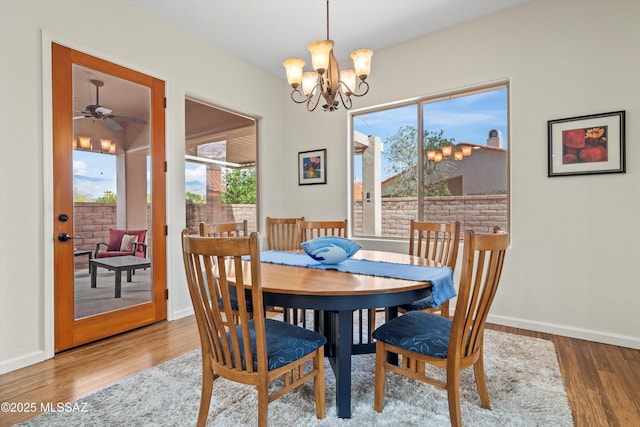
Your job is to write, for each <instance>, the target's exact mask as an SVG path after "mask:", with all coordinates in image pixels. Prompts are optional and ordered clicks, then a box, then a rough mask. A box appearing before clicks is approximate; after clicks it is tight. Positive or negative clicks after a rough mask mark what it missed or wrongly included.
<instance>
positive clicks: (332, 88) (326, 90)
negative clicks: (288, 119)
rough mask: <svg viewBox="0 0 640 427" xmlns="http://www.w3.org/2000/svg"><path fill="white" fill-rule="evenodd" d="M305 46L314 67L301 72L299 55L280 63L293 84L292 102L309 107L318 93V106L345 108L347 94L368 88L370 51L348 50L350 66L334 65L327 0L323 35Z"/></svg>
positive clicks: (313, 105) (359, 93)
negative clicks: (318, 39) (324, 33)
mask: <svg viewBox="0 0 640 427" xmlns="http://www.w3.org/2000/svg"><path fill="white" fill-rule="evenodd" d="M308 49H309V52H311V62H312V63H313V69H314V71H309V72H303V68H304V61H303V60H302V59H298V58H291V59H287V60H286V61H284V62H283V63H282V65H283V66H284V68H285V69H286V70H287V81H288V82H289V85H291V87H292V88H293V91H291V99H292V100H293V102H295V103H298V104H303V103H306V104H307V110H308V111H313V110H315V109H316V107H317V106H318V104H319V103H320V98H321V97H322V98H323V99H324V101H325V102H326V103H325V104H324V105H323V106H322V108H323V109H324V110H325V111H335V110H337V109H338V106H339V105H340V103H342V106H343V107H344V108H346V109H347V110H349V109H350V108H351V95H353V96H364V95H366V94H367V92H369V84H368V83H367V82H366V81H365V80H366V78H367V77H368V76H369V73H370V71H371V57H372V56H373V51H371V50H369V49H359V50H355V51H353V52H352V53H351V59H352V60H353V69H348V70H340V69H339V68H338V61H336V57H335V56H334V55H333V40H331V39H330V38H329V0H327V39H326V40H323V41H317V42H313V43H311V44H310V45H309V46H308ZM356 78H357V79H359V81H357V79H356ZM356 81H357V86H356ZM300 84H302V91H301V90H300V89H299V88H300ZM338 100H339V101H338Z"/></svg>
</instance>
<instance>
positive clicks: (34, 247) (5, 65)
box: [0, 0, 284, 373]
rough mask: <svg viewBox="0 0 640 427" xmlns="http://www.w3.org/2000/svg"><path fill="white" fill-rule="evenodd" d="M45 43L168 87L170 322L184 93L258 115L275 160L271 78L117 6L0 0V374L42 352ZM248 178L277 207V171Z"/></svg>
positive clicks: (265, 146)
mask: <svg viewBox="0 0 640 427" xmlns="http://www.w3.org/2000/svg"><path fill="white" fill-rule="evenodd" d="M107 4H108V5H107ZM43 39H44V42H43ZM50 41H55V42H58V43H60V44H64V45H67V46H69V47H71V48H74V49H77V50H80V51H83V52H86V53H89V54H92V55H95V56H98V57H101V58H103V59H106V60H109V61H112V62H116V63H118V64H120V65H124V66H127V67H129V68H133V69H135V70H137V71H141V72H143V73H146V74H150V75H152V76H155V77H158V78H160V79H163V80H165V81H166V82H167V84H166V88H167V89H166V95H167V110H166V118H167V120H166V123H167V128H166V130H167V138H166V141H167V142H166V144H167V161H168V173H167V196H168V199H167V218H168V225H169V236H168V255H167V257H168V260H167V272H168V286H169V288H170V299H169V304H168V311H169V313H168V315H169V317H170V318H176V317H179V316H182V315H186V314H190V313H191V312H192V311H191V302H190V300H189V296H188V292H187V288H186V282H185V279H184V271H183V266H182V260H181V254H180V240H179V233H180V230H181V229H182V228H183V227H184V218H185V212H184V99H185V95H189V96H190V97H193V98H196V99H200V100H203V101H206V102H208V103H211V104H214V105H219V106H221V107H224V108H227V109H230V110H234V111H237V112H240V113H243V114H246V115H249V116H253V117H256V118H258V119H259V120H260V121H259V156H264V153H265V151H277V152H281V151H282V141H283V132H282V127H283V115H282V114H283V112H282V104H283V102H284V91H283V90H282V88H283V87H284V82H283V81H281V80H280V79H277V78H275V77H274V76H272V75H270V74H268V73H265V72H262V71H259V70H258V69H257V68H255V67H253V66H251V65H249V64H247V63H245V62H243V61H241V60H240V59H238V58H237V57H234V56H231V55H230V54H228V53H226V52H225V51H223V50H221V49H218V48H217V47H215V46H212V45H211V44H209V43H206V42H204V41H203V40H202V39H199V38H196V37H193V36H189V35H187V34H186V33H185V32H184V31H182V30H179V29H177V28H176V27H173V26H171V25H169V24H166V23H164V22H162V21H160V20H159V19H157V18H156V17H155V16H152V15H150V14H148V13H147V12H144V11H142V10H141V9H139V8H138V7H137V6H135V5H132V4H130V3H128V2H124V1H109V2H105V1H66V0H57V1H53V2H52V1H48V0H42V1H39V0H31V1H14V0H8V1H7V0H0V52H1V58H0V185H1V186H0V373H3V372H7V371H10V370H13V369H17V368H19V367H22V366H25V365H28V364H31V363H35V362H38V361H40V360H43V359H45V358H48V357H51V356H52V354H53V353H52V352H53V317H52V313H53V311H52V310H53V300H52V295H53V276H52V272H53V260H52V254H53V252H52V247H53V243H52V238H53V228H52V224H53V212H52V194H51V188H50V185H51V181H52V177H51V170H52V167H51V158H50V155H51V140H50V127H51V121H50V120H51V118H50V116H51V107H50V84H51V83H50V61H49V60H48V59H47V53H48V48H47V46H48V43H50ZM43 45H45V49H44V50H43ZM49 56H50V55H49ZM43 57H44V59H43ZM47 81H48V82H47ZM43 92H44V95H43ZM259 173H260V182H261V184H262V188H261V189H260V190H261V195H264V194H265V192H267V191H268V192H269V194H270V196H269V197H268V198H266V197H264V198H263V200H262V209H263V211H264V212H272V211H276V210H279V209H282V207H281V201H282V196H281V195H280V193H279V192H278V191H277V189H279V188H280V183H281V182H282V181H283V179H284V178H283V175H282V172H281V168H280V167H279V165H278V164H271V165H270V164H269V163H266V162H265V163H263V164H260V165H259ZM271 189H275V190H276V191H275V192H273V194H272V192H271Z"/></svg>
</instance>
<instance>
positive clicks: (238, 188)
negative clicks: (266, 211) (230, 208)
mask: <svg viewBox="0 0 640 427" xmlns="http://www.w3.org/2000/svg"><path fill="white" fill-rule="evenodd" d="M224 181H225V189H224V190H223V191H222V194H221V195H220V198H221V200H222V203H224V204H227V205H231V204H243V205H252V204H255V203H256V200H257V197H256V195H257V190H256V170H255V169H227V170H226V172H225V174H224Z"/></svg>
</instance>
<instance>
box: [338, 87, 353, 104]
mask: <svg viewBox="0 0 640 427" xmlns="http://www.w3.org/2000/svg"><path fill="white" fill-rule="evenodd" d="M343 84H344V83H343ZM338 97H339V98H340V102H341V103H342V106H343V107H344V108H345V110H350V109H351V107H352V106H353V104H352V103H351V97H350V96H349V95H345V96H343V95H342V91H338ZM345 98H346V99H347V100H346V102H345Z"/></svg>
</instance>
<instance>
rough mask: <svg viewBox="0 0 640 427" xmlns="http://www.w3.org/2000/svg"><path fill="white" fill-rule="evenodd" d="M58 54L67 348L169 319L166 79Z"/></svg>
mask: <svg viewBox="0 0 640 427" xmlns="http://www.w3.org/2000/svg"><path fill="white" fill-rule="evenodd" d="M52 49H53V51H52V60H53V75H52V78H53V135H54V139H53V153H54V164H53V170H54V183H53V184H54V218H53V222H54V236H53V239H54V266H55V267H54V269H55V270H54V295H55V351H61V350H65V349H68V348H71V347H75V346H78V345H81V344H84V343H87V342H90V341H94V340H97V339H101V338H104V337H107V336H110V335H113V334H116V333H120V332H123V331H126V330H130V329H133V328H137V327H139V326H142V325H145V324H149V323H152V322H155V321H158V320H161V319H164V318H166V270H165V258H166V249H165V241H166V237H165V224H166V221H165V184H164V182H165V181H164V174H165V168H164V160H165V159H164V157H165V156H164V82H162V81H160V80H157V79H155V78H153V77H150V76H147V75H144V74H142V73H139V72H136V71H134V70H131V69H128V68H125V67H122V66H119V65H116V64H113V63H111V62H108V61H104V60H101V59H98V58H96V57H93V56H90V55H86V54H83V53H81V52H77V51H74V50H72V49H69V48H66V47H63V46H59V45H56V44H54V45H53V47H52Z"/></svg>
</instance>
